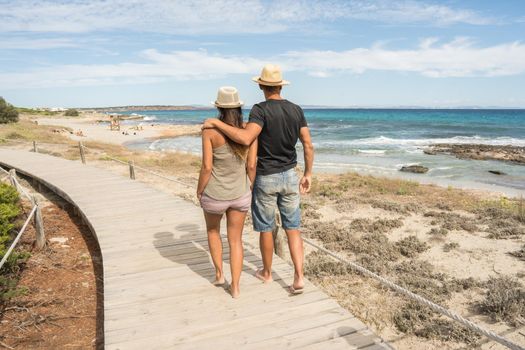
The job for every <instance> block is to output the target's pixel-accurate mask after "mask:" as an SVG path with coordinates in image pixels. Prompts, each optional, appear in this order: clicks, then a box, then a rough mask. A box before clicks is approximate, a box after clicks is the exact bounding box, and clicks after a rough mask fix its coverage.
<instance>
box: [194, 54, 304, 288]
mask: <svg viewBox="0 0 525 350" xmlns="http://www.w3.org/2000/svg"><path fill="white" fill-rule="evenodd" d="M253 80H254V81H255V82H256V83H258V84H259V88H260V89H261V90H262V91H263V93H264V97H265V101H264V102H261V103H257V104H255V105H254V106H253V107H252V110H251V112H250V118H249V121H248V124H247V126H246V128H245V129H239V128H235V127H232V126H230V125H228V124H227V123H224V122H221V121H220V120H217V119H208V120H206V121H205V123H204V126H203V128H217V129H219V130H220V131H221V132H223V133H224V134H225V135H226V136H228V137H229V138H231V139H232V140H234V141H235V142H238V143H239V144H241V145H250V144H252V142H254V141H255V140H258V145H259V146H258V147H259V149H258V152H257V176H256V178H255V182H254V185H253V199H252V217H253V220H252V221H253V228H254V230H255V231H258V232H260V237H259V244H260V249H261V255H262V259H263V268H262V269H261V270H259V271H257V272H256V277H257V278H259V279H260V280H262V281H263V282H266V283H267V282H271V281H272V257H273V249H274V248H273V235H272V230H273V229H274V227H275V208H276V207H277V208H278V209H279V212H280V214H281V222H282V226H283V228H284V229H285V231H286V235H287V236H288V246H289V248H290V254H291V257H292V261H293V264H294V270H295V273H294V280H293V283H292V284H291V285H290V286H289V292H290V293H291V294H299V293H301V292H302V291H303V288H304V277H303V262H304V252H303V240H302V238H301V232H300V227H301V212H300V208H299V204H300V195H299V193H307V192H309V191H310V187H311V184H312V166H313V159H314V150H313V146H312V141H311V138H310V131H309V129H308V125H307V123H306V119H305V117H304V113H303V110H302V109H301V107H299V106H297V105H295V104H293V103H292V102H290V101H288V100H286V99H283V98H282V97H281V90H282V86H283V85H287V84H289V83H288V82H287V81H285V80H283V79H282V73H281V69H280V67H279V66H276V65H273V64H268V65H266V66H264V68H263V69H262V72H261V75H260V76H258V77H255V78H253ZM298 140H301V142H302V144H303V149H304V162H305V168H304V173H303V176H302V178H301V180H300V181H299V179H298V178H297V174H296V172H295V167H296V165H297V152H296V150H295V146H296V144H297V141H298Z"/></svg>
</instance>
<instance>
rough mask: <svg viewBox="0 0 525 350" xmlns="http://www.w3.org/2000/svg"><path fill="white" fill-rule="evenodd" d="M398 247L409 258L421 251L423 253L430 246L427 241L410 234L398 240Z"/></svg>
mask: <svg viewBox="0 0 525 350" xmlns="http://www.w3.org/2000/svg"><path fill="white" fill-rule="evenodd" d="M396 247H397V249H399V252H400V253H401V255H403V256H406V257H408V258H414V257H416V256H418V254H419V253H423V252H424V251H425V250H427V249H429V248H430V246H429V245H428V244H426V243H425V242H421V241H420V240H419V239H418V238H417V237H416V236H408V237H405V238H403V239H401V240H399V241H397V242H396Z"/></svg>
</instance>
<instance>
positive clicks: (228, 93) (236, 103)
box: [212, 86, 244, 108]
mask: <svg viewBox="0 0 525 350" xmlns="http://www.w3.org/2000/svg"><path fill="white" fill-rule="evenodd" d="M212 104H213V105H215V106H216V107H220V108H238V107H241V106H242V105H243V104H244V103H243V102H242V101H241V100H239V92H238V91H237V89H236V88H234V87H233V86H222V87H220V88H219V92H217V100H216V101H215V102H212Z"/></svg>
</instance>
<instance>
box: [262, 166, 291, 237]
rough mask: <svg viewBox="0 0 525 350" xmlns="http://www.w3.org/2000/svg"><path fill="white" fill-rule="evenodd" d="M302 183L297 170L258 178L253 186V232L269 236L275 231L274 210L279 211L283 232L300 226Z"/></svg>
mask: <svg viewBox="0 0 525 350" xmlns="http://www.w3.org/2000/svg"><path fill="white" fill-rule="evenodd" d="M299 204H300V195H299V179H298V178H297V173H296V172H295V170H294V169H290V170H288V171H284V172H282V173H277V174H272V175H257V176H256V178H255V183H254V184H253V196H252V219H253V220H252V221H253V229H254V230H255V231H258V232H270V231H272V230H273V228H274V227H275V209H276V207H277V208H279V212H280V214H281V222H282V225H283V228H284V229H287V230H298V229H299V228H300V226H301V209H300V208H299Z"/></svg>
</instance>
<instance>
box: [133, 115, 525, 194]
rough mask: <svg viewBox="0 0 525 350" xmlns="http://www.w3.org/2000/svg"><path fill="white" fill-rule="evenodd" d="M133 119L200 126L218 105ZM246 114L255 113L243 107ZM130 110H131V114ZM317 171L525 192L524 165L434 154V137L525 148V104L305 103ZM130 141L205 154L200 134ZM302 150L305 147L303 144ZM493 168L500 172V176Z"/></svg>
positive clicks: (437, 141)
mask: <svg viewBox="0 0 525 350" xmlns="http://www.w3.org/2000/svg"><path fill="white" fill-rule="evenodd" d="M135 113H137V114H140V115H144V116H145V120H144V121H140V122H133V123H169V124H200V123H202V121H203V120H205V119H206V118H209V117H214V116H215V115H216V111H215V110H199V111H144V112H135ZM244 113H245V119H247V116H248V114H249V111H244ZM128 114H131V112H130V113H128ZM305 116H306V118H307V121H308V123H309V126H310V130H311V133H312V138H313V142H314V146H315V150H316V162H315V168H316V170H317V171H325V172H344V171H349V170H354V171H358V172H361V173H372V174H377V175H385V176H396V177H399V176H400V177H406V178H411V179H416V180H419V181H422V182H430V183H438V184H442V185H452V186H460V187H473V188H483V189H491V190H497V191H503V192H506V193H508V194H514V195H515V194H521V193H525V166H523V165H517V164H512V163H504V162H495V161H475V160H460V159H456V158H454V157H452V156H445V155H439V156H429V155H425V154H423V152H422V149H423V148H424V147H426V146H428V145H430V144H433V143H481V144H492V145H515V146H524V147H525V110H415V109H407V110H401V109H307V110H305ZM131 146H132V147H140V148H149V149H160V150H182V151H188V152H193V153H199V152H200V139H199V138H197V137H180V138H175V139H166V140H158V141H154V142H151V143H139V144H134V145H131ZM298 148H299V149H300V146H299V147H298ZM407 164H421V165H424V166H427V167H429V168H430V171H429V172H428V173H427V174H424V175H413V174H404V173H400V172H399V171H398V169H399V168H400V167H401V166H402V165H407ZM488 170H500V171H503V172H505V173H507V175H505V176H498V175H492V174H490V173H488Z"/></svg>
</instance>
